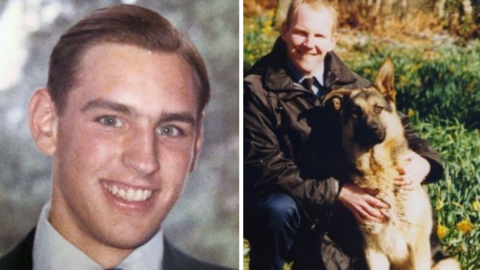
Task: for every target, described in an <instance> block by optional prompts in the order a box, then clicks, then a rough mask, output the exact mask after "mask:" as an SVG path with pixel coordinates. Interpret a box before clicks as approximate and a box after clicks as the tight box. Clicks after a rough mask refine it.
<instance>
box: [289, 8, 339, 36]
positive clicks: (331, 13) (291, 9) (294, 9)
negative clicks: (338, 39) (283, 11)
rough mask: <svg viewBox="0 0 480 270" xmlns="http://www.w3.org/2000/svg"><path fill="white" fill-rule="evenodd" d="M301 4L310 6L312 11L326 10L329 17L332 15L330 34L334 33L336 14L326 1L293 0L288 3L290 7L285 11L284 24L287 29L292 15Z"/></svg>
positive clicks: (335, 29)
mask: <svg viewBox="0 0 480 270" xmlns="http://www.w3.org/2000/svg"><path fill="white" fill-rule="evenodd" d="M302 4H307V5H310V6H311V7H313V8H314V9H321V8H324V9H327V10H328V12H330V15H332V19H333V28H332V33H335V32H336V31H337V12H336V11H335V8H334V7H333V6H332V4H331V3H330V2H329V1H327V0H293V1H292V3H290V7H289V8H288V11H287V18H286V19H285V24H286V26H287V28H289V27H290V25H291V23H292V19H293V14H294V13H295V11H297V9H298V7H299V6H300V5H302Z"/></svg>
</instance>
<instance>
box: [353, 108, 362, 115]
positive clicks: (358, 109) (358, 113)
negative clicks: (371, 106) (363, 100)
mask: <svg viewBox="0 0 480 270" xmlns="http://www.w3.org/2000/svg"><path fill="white" fill-rule="evenodd" d="M351 112H352V116H353V117H358V116H360V115H361V114H362V110H361V109H360V108H359V107H358V106H354V107H352V110H351Z"/></svg>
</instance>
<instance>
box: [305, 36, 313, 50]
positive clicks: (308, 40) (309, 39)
mask: <svg viewBox="0 0 480 270" xmlns="http://www.w3.org/2000/svg"><path fill="white" fill-rule="evenodd" d="M313 40H314V39H313V37H312V35H307V36H305V39H304V40H303V46H305V47H307V48H313Z"/></svg>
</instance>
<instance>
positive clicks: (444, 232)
mask: <svg viewBox="0 0 480 270" xmlns="http://www.w3.org/2000/svg"><path fill="white" fill-rule="evenodd" d="M447 232H448V228H447V227H445V226H442V225H438V226H437V235H438V238H440V239H442V238H444V237H445V235H447Z"/></svg>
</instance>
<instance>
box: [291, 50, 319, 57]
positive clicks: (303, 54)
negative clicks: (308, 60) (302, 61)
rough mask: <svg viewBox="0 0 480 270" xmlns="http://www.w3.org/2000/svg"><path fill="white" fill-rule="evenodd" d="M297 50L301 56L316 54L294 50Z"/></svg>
mask: <svg viewBox="0 0 480 270" xmlns="http://www.w3.org/2000/svg"><path fill="white" fill-rule="evenodd" d="M295 51H297V53H298V54H300V55H301V56H316V55H317V54H316V53H304V52H302V51H300V50H295Z"/></svg>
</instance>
